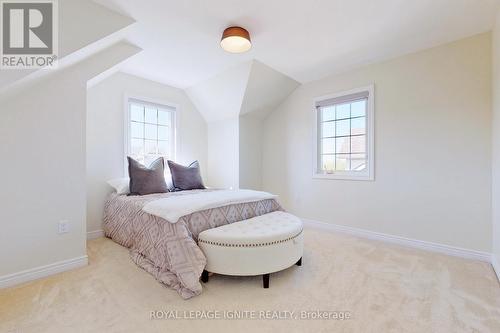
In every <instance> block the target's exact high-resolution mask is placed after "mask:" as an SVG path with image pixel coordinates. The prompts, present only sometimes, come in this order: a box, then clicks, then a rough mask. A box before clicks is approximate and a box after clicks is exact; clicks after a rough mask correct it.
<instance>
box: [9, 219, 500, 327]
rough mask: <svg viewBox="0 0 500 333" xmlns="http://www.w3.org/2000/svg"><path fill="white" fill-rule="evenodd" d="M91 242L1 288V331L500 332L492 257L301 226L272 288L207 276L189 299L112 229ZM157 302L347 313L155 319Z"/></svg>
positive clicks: (179, 306) (181, 307) (499, 293)
mask: <svg viewBox="0 0 500 333" xmlns="http://www.w3.org/2000/svg"><path fill="white" fill-rule="evenodd" d="M88 252H89V256H90V265H89V266H88V267H85V268H81V269H78V270H74V271H71V272H66V273H62V274H59V275H57V276H53V277H50V278H46V279H43V280H38V281H34V282H31V283H28V284H25V285H22V286H19V287H15V288H10V289H5V290H1V291H0V332H23V333H25V332H26V333H27V332H37V333H39V332H107V333H111V332H141V333H142V332H144V333H146V332H256V331H257V332H290V331H292V332H500V286H499V284H498V281H497V280H496V277H495V276H494V273H493V271H492V268H491V267H490V265H489V264H486V263H482V262H475V261H470V260H464V259H460V258H454V257H448V256H445V255H439V254H433V253H427V252H424V251H418V250H412V249H407V248H402V247H397V246H392V245H388V244H384V243H378V242H372V241H367V240H362V239H357V238H353V237H349V236H346V235H342V234H333V233H327V232H322V231H317V230H311V229H308V230H306V238H305V255H304V264H303V266H302V267H296V266H294V267H292V268H290V269H288V270H286V271H283V272H280V273H276V274H273V275H272V276H271V288H270V289H267V290H266V289H262V287H261V283H262V282H261V281H262V280H261V278H260V277H243V278H241V277H224V276H213V277H211V280H210V282H209V283H208V284H206V285H205V287H204V292H203V294H202V295H201V296H198V297H195V298H193V299H191V300H188V301H184V300H182V299H181V298H180V297H179V296H178V295H177V293H176V292H174V291H172V290H170V289H168V288H165V287H162V286H161V285H160V284H158V283H157V282H156V281H155V280H154V279H153V278H152V277H151V276H150V275H149V274H147V273H145V272H144V271H142V270H141V269H139V268H137V267H136V266H135V265H134V264H133V263H132V262H131V261H130V259H129V257H128V251H127V249H125V248H123V247H121V246H119V245H117V244H115V243H114V242H112V241H111V240H109V239H98V240H94V241H90V242H89V244H88ZM154 310H157V311H172V310H177V311H178V315H183V314H184V315H186V316H196V314H194V315H190V313H189V312H186V313H184V312H183V311H190V310H204V311H208V310H212V311H214V312H211V314H212V315H215V314H216V313H218V315H220V316H222V315H231V314H240V315H244V314H242V312H235V311H237V310H241V311H244V310H248V311H252V310H253V311H256V312H255V313H253V314H252V313H250V312H248V313H247V316H249V317H251V316H253V317H257V318H258V317H260V316H262V312H260V311H279V310H281V311H295V313H294V316H297V317H298V318H300V314H301V311H316V310H322V311H331V312H330V313H331V315H332V316H335V315H336V313H335V312H334V311H349V313H350V315H351V318H350V319H347V320H335V319H327V320H325V319H322V320H312V319H281V320H274V319H266V320H260V319H247V320H220V319H155V320H151V319H150V312H151V311H154ZM215 311H218V312H215ZM224 311H226V312H224ZM311 313H313V314H314V313H315V312H311ZM170 314H172V312H170ZM203 314H205V315H209V314H210V313H209V312H204V313H201V314H200V315H203ZM266 315H268V316H271V317H272V316H275V315H278V313H276V312H266ZM281 315H283V314H281Z"/></svg>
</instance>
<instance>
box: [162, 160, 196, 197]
mask: <svg viewBox="0 0 500 333" xmlns="http://www.w3.org/2000/svg"><path fill="white" fill-rule="evenodd" d="M167 163H168V167H169V168H170V174H171V175H172V183H173V184H174V188H175V189H176V190H196V189H205V186H204V185H203V180H202V179H201V175H200V164H199V163H198V161H194V162H193V163H191V164H190V165H189V166H187V167H186V166H183V165H180V164H177V163H175V162H172V161H167Z"/></svg>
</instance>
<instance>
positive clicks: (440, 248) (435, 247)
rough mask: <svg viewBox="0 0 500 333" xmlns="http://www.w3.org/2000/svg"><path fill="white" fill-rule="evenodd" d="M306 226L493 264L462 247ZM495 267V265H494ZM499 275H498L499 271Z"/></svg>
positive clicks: (343, 228)
mask: <svg viewBox="0 0 500 333" xmlns="http://www.w3.org/2000/svg"><path fill="white" fill-rule="evenodd" d="M302 221H303V222H304V224H305V225H306V226H310V227H313V228H318V229H322V230H329V231H334V232H342V233H345V234H349V235H352V236H356V237H360V238H367V239H371V240H377V241H383V242H387V243H392V244H397V245H402V246H406V247H411V248H416V249H421V250H426V251H432V252H437V253H442V254H447V255H451V256H455V257H461V258H466V259H473V260H479V261H484V262H488V263H492V255H491V253H488V252H482V251H476V250H470V249H464V248H460V247H455V246H451V245H444V244H439V243H433V242H427V241H422V240H417V239H411V238H405V237H400V236H394V235H388V234H384V233H380V232H374V231H369V230H365V229H359V228H353V227H346V226H342V225H338V224H331V223H326V222H319V221H314V220H308V219H302ZM492 265H493V264H492ZM497 267H498V266H497ZM496 271H497V274H498V270H496Z"/></svg>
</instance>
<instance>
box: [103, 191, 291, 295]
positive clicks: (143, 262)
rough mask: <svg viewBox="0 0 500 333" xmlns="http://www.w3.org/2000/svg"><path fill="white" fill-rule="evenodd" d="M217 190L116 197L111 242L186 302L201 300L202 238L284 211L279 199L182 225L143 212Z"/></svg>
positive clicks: (107, 227) (226, 208)
mask: <svg viewBox="0 0 500 333" xmlns="http://www.w3.org/2000/svg"><path fill="white" fill-rule="evenodd" d="M211 191H212V190H194V191H181V192H171V193H162V194H151V195H144V196H126V195H117V194H116V193H113V194H111V195H110V197H109V198H108V200H107V201H106V204H105V207H104V223H103V229H104V232H105V235H106V236H107V237H110V238H112V239H113V240H114V241H115V242H117V243H119V244H121V245H123V246H126V247H128V248H130V256H131V258H132V260H133V261H134V262H135V263H136V264H137V265H138V266H139V267H141V268H143V269H144V270H146V271H147V272H149V273H150V274H152V275H153V276H154V277H155V278H156V279H157V280H158V281H159V282H160V283H162V284H164V285H166V286H169V287H171V288H173V289H175V290H176V291H177V292H178V293H179V294H180V295H181V296H182V297H183V298H185V299H187V298H191V297H193V296H196V295H199V294H200V293H201V291H202V287H201V284H200V281H199V278H200V275H201V273H202V272H203V269H204V268H205V265H206V258H205V256H204V254H203V252H202V251H201V249H200V248H199V247H198V245H197V239H198V234H199V233H200V232H202V231H204V230H207V229H210V228H216V227H219V226H221V225H225V224H229V223H233V222H238V221H241V220H245V219H249V218H252V217H255V216H259V215H263V214H267V213H270V212H273V211H277V210H281V207H280V205H279V204H278V202H277V201H276V200H275V199H265V200H260V201H252V202H246V203H237V204H226V205H221V206H219V207H215V208H210V209H205V210H200V211H196V212H193V213H191V214H188V215H185V216H183V217H181V218H180V219H179V220H178V221H177V223H170V222H169V221H167V220H165V219H163V218H161V217H158V216H154V215H151V214H148V213H146V212H145V211H143V207H144V206H145V205H147V204H148V203H152V202H154V201H156V200H161V199H163V198H172V197H177V196H179V197H180V196H191V195H195V194H196V193H201V192H211Z"/></svg>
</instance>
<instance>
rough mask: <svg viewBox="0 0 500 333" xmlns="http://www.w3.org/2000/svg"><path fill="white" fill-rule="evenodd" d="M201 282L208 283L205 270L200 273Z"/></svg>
mask: <svg viewBox="0 0 500 333" xmlns="http://www.w3.org/2000/svg"><path fill="white" fill-rule="evenodd" d="M201 282H204V283H207V282H208V272H207V271H206V270H203V273H201Z"/></svg>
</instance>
